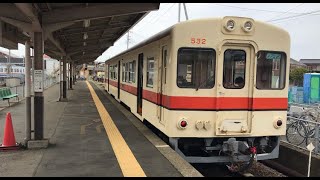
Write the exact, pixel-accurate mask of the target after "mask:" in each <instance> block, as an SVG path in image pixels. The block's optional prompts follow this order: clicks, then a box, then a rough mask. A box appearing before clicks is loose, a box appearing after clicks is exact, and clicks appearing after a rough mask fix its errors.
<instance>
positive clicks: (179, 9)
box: [178, 3, 181, 22]
mask: <svg viewBox="0 0 320 180" xmlns="http://www.w3.org/2000/svg"><path fill="white" fill-rule="evenodd" d="M178 6H179V8H178V22H180V11H181V3H179V4H178Z"/></svg>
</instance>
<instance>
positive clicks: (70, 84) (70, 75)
mask: <svg viewBox="0 0 320 180" xmlns="http://www.w3.org/2000/svg"><path fill="white" fill-rule="evenodd" d="M72 65H73V63H72V62H71V61H70V63H69V89H70V90H73V89H72V84H73V82H72V72H73V71H72Z"/></svg>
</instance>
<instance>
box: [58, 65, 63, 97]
mask: <svg viewBox="0 0 320 180" xmlns="http://www.w3.org/2000/svg"><path fill="white" fill-rule="evenodd" d="M59 65H60V73H59V75H60V78H59V80H60V98H59V101H62V100H63V77H62V74H63V67H62V61H61V60H60V61H59Z"/></svg>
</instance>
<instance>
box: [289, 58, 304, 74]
mask: <svg viewBox="0 0 320 180" xmlns="http://www.w3.org/2000/svg"><path fill="white" fill-rule="evenodd" d="M297 68H306V69H307V65H305V64H303V63H301V62H299V61H297V60H295V59H292V58H290V72H291V71H292V70H294V69H297Z"/></svg>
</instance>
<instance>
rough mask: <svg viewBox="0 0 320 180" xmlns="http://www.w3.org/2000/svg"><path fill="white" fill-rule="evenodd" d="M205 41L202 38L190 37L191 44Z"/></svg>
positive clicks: (204, 42)
mask: <svg viewBox="0 0 320 180" xmlns="http://www.w3.org/2000/svg"><path fill="white" fill-rule="evenodd" d="M206 41H207V40H206V39H204V38H191V44H206Z"/></svg>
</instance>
